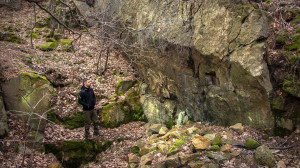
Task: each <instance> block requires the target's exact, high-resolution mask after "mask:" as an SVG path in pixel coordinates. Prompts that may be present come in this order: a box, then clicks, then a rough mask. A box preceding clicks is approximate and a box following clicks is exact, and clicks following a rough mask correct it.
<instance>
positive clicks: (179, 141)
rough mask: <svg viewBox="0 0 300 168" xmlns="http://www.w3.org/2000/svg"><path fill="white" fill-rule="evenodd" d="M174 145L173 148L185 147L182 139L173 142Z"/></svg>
mask: <svg viewBox="0 0 300 168" xmlns="http://www.w3.org/2000/svg"><path fill="white" fill-rule="evenodd" d="M174 145H175V146H183V145H186V143H185V142H184V141H183V140H182V139H177V140H175V142H174Z"/></svg>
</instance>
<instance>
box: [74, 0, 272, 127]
mask: <svg viewBox="0 0 300 168" xmlns="http://www.w3.org/2000/svg"><path fill="white" fill-rule="evenodd" d="M78 8H80V6H78ZM80 10H82V11H84V7H82V8H81V9H80ZM95 11H99V13H101V12H105V15H106V16H112V17H105V19H107V20H105V21H110V19H113V18H118V21H119V22H117V25H116V27H114V28H113V29H111V28H109V27H107V31H109V32H110V33H111V34H110V37H112V38H114V37H115V38H121V40H124V41H122V42H125V43H128V44H130V46H138V48H139V49H136V47H133V49H134V50H130V49H129V48H121V49H123V50H122V51H126V53H133V54H127V56H128V58H131V59H132V60H135V61H134V64H135V67H136V68H137V69H138V70H139V72H140V74H141V75H142V77H143V78H144V79H145V81H146V83H148V84H149V88H150V90H151V91H152V92H153V93H155V94H156V95H158V96H159V97H160V99H159V100H154V99H153V98H151V97H146V98H145V99H144V100H145V105H144V108H146V109H150V110H148V111H149V114H151V115H147V114H146V113H145V114H146V115H147V118H148V117H149V118H150V120H152V119H153V120H154V121H155V122H160V123H161V122H164V121H165V120H167V119H168V118H171V116H170V115H168V114H169V112H168V111H167V110H165V109H164V106H163V105H164V102H166V100H170V101H174V102H175V104H176V105H177V108H178V109H182V110H183V111H185V112H186V113H187V115H188V116H189V117H190V118H191V119H192V120H194V121H201V120H206V121H207V120H208V121H211V122H214V123H216V124H222V125H227V126H230V125H233V124H235V123H243V124H246V125H251V126H253V127H256V128H272V127H273V126H274V117H273V114H272V112H271V110H270V101H269V95H270V92H271V91H272V85H271V83H270V79H269V71H268V67H267V64H266V62H265V60H264V54H265V48H266V45H265V44H266V38H267V36H268V21H267V17H266V16H265V15H264V12H261V11H259V10H256V9H254V8H252V7H249V6H246V5H244V4H243V1H242V0H229V1H226V2H225V1H223V0H214V1H165V0H164V1H148V0H133V1H118V0H101V1H100V0H96V1H95ZM82 14H84V12H82ZM86 16H87V18H88V15H86ZM98 19H100V18H98ZM92 20H93V19H92ZM93 21H96V19H95V20H93ZM93 21H92V22H93ZM126 27H130V31H128V32H127V31H126V29H123V28H126ZM118 28H120V29H118ZM114 30H116V31H114ZM119 30H120V31H119ZM135 30H136V31H135ZM118 32H122V33H121V34H120V33H118ZM123 46H126V45H123ZM119 47H122V46H119ZM128 50H129V51H128ZM135 52H138V53H135ZM136 55H139V56H140V57H136ZM146 111H147V110H146ZM172 114H174V112H172ZM149 118H148V119H149ZM173 119H174V118H173Z"/></svg>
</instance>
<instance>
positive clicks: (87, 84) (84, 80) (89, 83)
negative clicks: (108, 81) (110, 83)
mask: <svg viewBox="0 0 300 168" xmlns="http://www.w3.org/2000/svg"><path fill="white" fill-rule="evenodd" d="M83 86H84V87H86V88H89V87H91V80H90V79H89V78H84V79H83Z"/></svg>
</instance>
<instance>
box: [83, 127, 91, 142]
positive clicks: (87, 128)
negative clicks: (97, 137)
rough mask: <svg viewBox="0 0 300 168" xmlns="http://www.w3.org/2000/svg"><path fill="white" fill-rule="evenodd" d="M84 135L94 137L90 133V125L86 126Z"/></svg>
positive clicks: (87, 137) (88, 137)
mask: <svg viewBox="0 0 300 168" xmlns="http://www.w3.org/2000/svg"><path fill="white" fill-rule="evenodd" d="M84 136H85V139H92V137H91V135H90V130H89V126H88V127H87V126H85V130H84Z"/></svg>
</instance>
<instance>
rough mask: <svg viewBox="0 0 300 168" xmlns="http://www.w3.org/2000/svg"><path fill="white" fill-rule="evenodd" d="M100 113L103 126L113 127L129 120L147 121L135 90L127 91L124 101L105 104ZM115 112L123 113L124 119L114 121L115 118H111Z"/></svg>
mask: <svg viewBox="0 0 300 168" xmlns="http://www.w3.org/2000/svg"><path fill="white" fill-rule="evenodd" d="M101 113H102V115H103V120H104V122H103V126H104V127H108V128H113V127H116V126H119V125H120V124H125V123H128V122H131V121H147V120H146V117H145V115H144V112H143V108H142V105H141V104H140V102H139V95H138V92H137V91H131V92H129V93H128V95H127V96H126V98H125V101H124V102H117V103H111V104H108V105H106V106H105V107H104V108H103V110H102V111H101ZM115 113H123V114H124V119H123V120H122V121H115V119H113V118H114V117H113V116H114V115H115Z"/></svg>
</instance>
